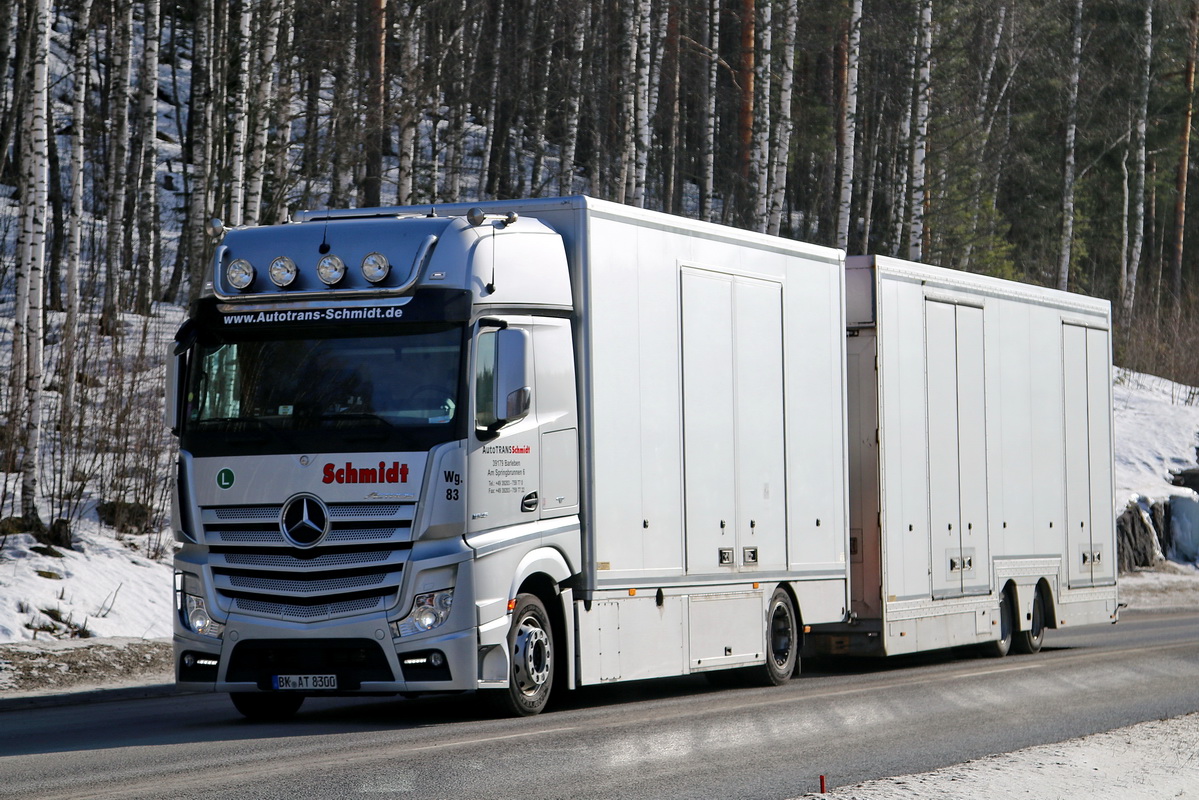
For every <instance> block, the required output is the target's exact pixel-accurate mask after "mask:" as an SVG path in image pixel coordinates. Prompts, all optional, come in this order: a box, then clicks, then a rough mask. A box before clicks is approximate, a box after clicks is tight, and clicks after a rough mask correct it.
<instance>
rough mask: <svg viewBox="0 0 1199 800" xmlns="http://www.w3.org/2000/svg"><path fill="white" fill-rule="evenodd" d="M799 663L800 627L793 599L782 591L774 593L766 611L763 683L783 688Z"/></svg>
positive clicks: (778, 589) (779, 589)
mask: <svg viewBox="0 0 1199 800" xmlns="http://www.w3.org/2000/svg"><path fill="white" fill-rule="evenodd" d="M798 663H799V625H798V624H797V623H796V619H795V605H794V604H793V603H792V602H791V595H789V594H787V591H786V590H785V589H783V588H782V587H779V588H777V589H775V590H774V594H773V595H772V596H771V598H770V605H769V606H767V608H766V666H765V668H764V669H763V670H762V671H761V673H760V675H761V682H762V684H763V685H766V686H781V685H782V684H784V683H786V682H787V681H789V680H791V675H792V674H793V673H794V672H795V667H796V665H797V664H798Z"/></svg>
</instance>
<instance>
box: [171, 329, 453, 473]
mask: <svg viewBox="0 0 1199 800" xmlns="http://www.w3.org/2000/svg"><path fill="white" fill-rule="evenodd" d="M463 337H464V333H463V329H462V327H461V326H458V325H419V326H416V325H413V326H406V327H403V328H397V327H391V328H389V329H388V331H387V332H386V333H385V334H380V333H379V331H378V330H377V329H376V330H365V331H361V330H360V331H354V330H350V331H341V332H338V334H332V333H330V332H328V331H321V332H320V335H319V337H317V336H316V335H315V332H314V331H311V330H309V331H307V332H303V331H300V332H298V335H296V334H293V333H291V332H290V331H279V330H275V331H271V332H263V333H258V332H256V333H254V334H250V335H244V336H230V335H228V334H226V335H222V336H221V338H220V340H219V341H206V340H205V338H204V337H203V336H202V337H201V338H200V341H199V342H198V343H197V345H196V347H195V349H194V350H193V352H192V353H191V356H190V359H189V367H188V379H187V394H186V402H185V405H184V415H183V416H184V421H183V430H182V431H181V438H182V441H181V444H182V445H183V448H184V449H185V450H188V451H189V452H191V453H192V454H193V455H197V456H200V455H226V454H239V455H249V454H267V453H284V452H313V451H317V452H320V451H326V452H338V451H340V452H365V451H372V450H427V449H428V448H430V447H432V446H433V445H435V444H439V443H441V442H444V441H449V440H451V439H454V438H460V435H461V434H460V430H461V429H462V428H463V423H462V418H463V416H464V412H465V408H464V407H463V406H462V404H461V403H460V398H461V384H462V375H461V364H462V349H463V343H464V338H463Z"/></svg>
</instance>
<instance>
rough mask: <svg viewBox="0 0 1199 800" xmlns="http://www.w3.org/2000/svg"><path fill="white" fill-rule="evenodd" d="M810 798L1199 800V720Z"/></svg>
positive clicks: (1177, 720)
mask: <svg viewBox="0 0 1199 800" xmlns="http://www.w3.org/2000/svg"><path fill="white" fill-rule="evenodd" d="M803 797H805V798H816V797H821V798H825V797H827V798H834V799H835V800H915V798H919V800H965V799H966V798H969V799H970V800H1010V799H1011V798H1015V797H1028V798H1036V799H1037V800H1045V799H1047V798H1056V799H1057V800H1093V798H1120V800H1162V798H1167V797H1191V798H1194V797H1199V714H1188V715H1186V716H1183V717H1174V718H1171V719H1164V720H1154V721H1151V722H1142V723H1141V724H1140V725H1132V726H1130V727H1128V728H1119V729H1117V730H1114V731H1108V732H1107V733H1099V734H1095V735H1094V736H1086V737H1084V738H1081V739H1071V740H1069V741H1066V742H1059V743H1057V744H1046V745H1041V746H1040V747H1030V748H1028V749H1026V750H1018V751H1017V752H1015V753H1002V754H998V755H993V756H987V757H986V758H981V759H978V760H976V761H969V762H967V763H965V764H958V765H956V766H952V767H946V768H945V769H939V770H936V771H935V772H925V773H921V774H919V775H900V776H897V777H894V778H881V779H879V780H875V781H866V782H865V783H859V784H858V785H856V786H846V787H841V788H838V789H833V790H832V791H830V792H828V793H826V794H817V793H811V794H805V795H803Z"/></svg>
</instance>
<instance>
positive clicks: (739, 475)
mask: <svg viewBox="0 0 1199 800" xmlns="http://www.w3.org/2000/svg"><path fill="white" fill-rule="evenodd" d="M218 228H219V226H218ZM221 233H222V234H223V238H222V239H221V241H220V244H219V246H218V248H217V251H216V254H215V258H214V265H213V274H212V281H211V286H210V287H208V288H207V290H206V292H205V294H204V296H203V297H202V298H201V299H200V300H199V301H198V302H197V303H196V304H195V306H194V307H193V309H192V312H191V314H190V316H189V320H188V322H187V323H185V325H184V327H183V328H182V329H181V330H180V332H179V335H178V337H177V341H176V344H175V347H174V358H173V359H172V362H171V363H172V369H171V371H170V375H169V378H168V397H167V415H168V422H169V423H170V425H171V427H172V428H173V429H174V430H175V431H176V432H177V433H178V436H179V444H180V453H179V461H178V476H177V482H176V492H175V504H174V506H175V507H174V514H173V519H174V528H175V535H176V538H177V539H178V542H179V547H178V551H177V556H176V561H175V597H176V614H175V658H176V673H177V679H178V682H179V683H180V685H182V686H185V687H187V688H191V689H209V690H217V691H225V692H230V693H231V695H232V698H233V701H234V704H235V705H236V706H237V708H238V709H239V710H240V711H241V712H242V713H244V714H246V715H247V716H250V717H281V716H286V715H288V714H291V713H293V712H294V711H295V710H297V709H298V708H299V706H300V705H301V703H302V701H303V699H304V697H306V696H313V695H335V694H339V695H345V694H348V695H359V694H365V695H375V694H396V693H401V694H410V693H425V692H460V691H479V692H486V693H489V694H490V695H491V697H492V698H494V699H495V700H496V701H497V702H498V703H499V704H500V705H501V706H502V707H503V708H504V709H505V710H507V711H508V712H510V713H514V714H534V713H537V712H539V711H540V710H541V709H542V708H543V707H544V706H545V704H546V702H547V700H548V699H549V697H550V694H551V692H552V691H559V690H562V689H572V688H576V687H579V686H584V685H591V684H599V683H606V682H615V681H625V680H636V679H642V678H654V677H665V676H674V675H685V674H690V673H697V672H712V671H718V670H729V669H741V670H743V671H744V672H746V673H747V674H749V675H752V676H754V677H756V678H758V679H760V680H761V681H763V682H765V683H774V684H778V683H782V682H784V681H786V680H787V679H788V678H790V677H791V675H792V674H793V672H795V671H796V670H797V668H798V663H799V658H800V654H801V651H803V652H813V653H819V652H834V653H835V652H844V653H875V654H886V653H901V652H911V651H913V650H923V649H930V648H940V647H950V646H957V645H963V644H974V645H980V646H983V647H985V648H988V649H990V650H991V651H993V652H994V653H995V654H1002V653H1005V652H1006V651H1007V649H1008V647H1009V645H1011V644H1012V643H1013V642H1014V643H1015V644H1016V645H1017V646H1019V647H1022V648H1023V649H1025V650H1035V649H1037V648H1038V647H1039V646H1040V642H1041V637H1042V635H1043V632H1044V630H1045V629H1046V628H1051V627H1057V626H1060V625H1064V624H1086V623H1093V622H1099V621H1114V620H1115V619H1116V615H1117V599H1116V585H1115V573H1114V564H1115V557H1114V556H1115V550H1114V548H1115V541H1114V528H1113V520H1112V517H1113V514H1112V512H1113V507H1112V475H1111V446H1112V444H1111V400H1110V344H1109V341H1110V314H1109V309H1108V305H1107V303H1106V302H1101V301H1097V300H1093V299H1090V298H1085V297H1080V296H1078V295H1071V294H1065V293H1061V292H1055V291H1050V290H1044V289H1038V288H1034V287H1031V286H1024V285H1018V284H1013V283H1010V282H1003V281H997V280H993V279H986V278H981V277H978V276H972V275H965V274H961V273H956V272H951V271H947V270H940V269H935V268H931V267H926V266H922V265H917V264H910V263H905V262H899V261H893V260H888V259H882V258H879V259H869V260H857V259H850V260H849V261H848V263H847V261H846V259H845V258H844V256H843V254H842V253H841V252H839V251H836V250H832V249H828V248H822V247H816V246H812V245H807V244H803V243H800V242H795V241H790V240H786V239H780V238H775V237H769V236H763V235H760V234H755V233H748V232H744V231H739V230H735V229H732V228H728V227H723V226H718V225H713V224H708V223H703V222H697V221H693V220H688V219H683V218H679V217H673V216H669V215H664V214H660V213H655V212H649V211H642V210H638V209H632V208H629V207H626V206H622V205H617V204H613V203H607V202H602V201H598V200H594V199H591V198H586V197H571V198H553V199H538V200H518V201H497V202H492V203H481V204H475V205H471V206H467V205H455V206H437V207H435V208H434V207H430V206H422V207H403V208H384V209H360V210H344V211H328V212H325V211H322V212H305V213H303V214H300V215H299V216H298V218H297V221H295V222H292V223H288V224H285V225H278V226H266V227H255V228H244V229H235V230H229V231H224V230H223V229H222V230H221ZM805 648H806V650H805Z"/></svg>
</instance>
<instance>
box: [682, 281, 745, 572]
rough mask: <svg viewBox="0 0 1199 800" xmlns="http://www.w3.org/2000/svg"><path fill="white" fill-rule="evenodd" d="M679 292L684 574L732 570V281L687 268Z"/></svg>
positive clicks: (733, 545) (733, 528)
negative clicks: (685, 568) (681, 332)
mask: <svg viewBox="0 0 1199 800" xmlns="http://www.w3.org/2000/svg"><path fill="white" fill-rule="evenodd" d="M682 290H683V291H682V303H683V321H682V324H683V476H684V477H683V481H684V484H683V491H684V496H685V506H686V513H685V516H684V524H685V526H686V539H687V572H688V573H691V574H695V573H711V572H717V571H721V570H727V571H733V570H734V569H735V566H736V565H735V561H734V560H733V552H735V547H736V533H735V520H736V515H737V512H736V507H735V506H736V501H735V496H734V492H735V484H734V479H733V464H734V463H735V459H736V449H735V443H734V440H733V425H732V420H733V413H734V412H733V303H732V298H733V282H732V279H731V277H729V276H727V275H719V274H717V273H712V272H698V271H696V272H690V271H688V272H684V273H683V278H682ZM722 553H723V554H725V557H724V558H722Z"/></svg>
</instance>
